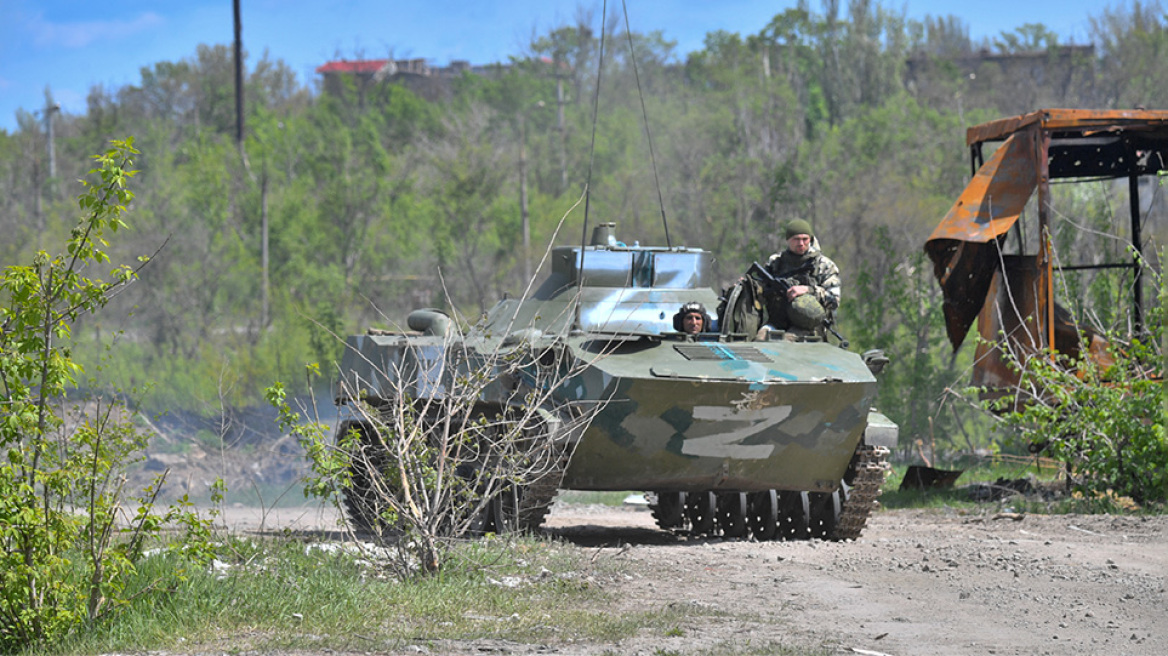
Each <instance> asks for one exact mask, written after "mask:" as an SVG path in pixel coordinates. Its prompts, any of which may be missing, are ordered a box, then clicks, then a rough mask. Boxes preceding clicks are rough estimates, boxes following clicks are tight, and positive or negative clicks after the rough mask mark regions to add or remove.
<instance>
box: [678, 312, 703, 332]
mask: <svg viewBox="0 0 1168 656" xmlns="http://www.w3.org/2000/svg"><path fill="white" fill-rule="evenodd" d="M681 328H682V330H684V331H685V332H686V333H688V334H690V335H696V334H698V333H700V332H702V328H703V327H702V315H700V314H694V313H692V312H691V313H690V314H687V315H685V316H684V317H682V318H681Z"/></svg>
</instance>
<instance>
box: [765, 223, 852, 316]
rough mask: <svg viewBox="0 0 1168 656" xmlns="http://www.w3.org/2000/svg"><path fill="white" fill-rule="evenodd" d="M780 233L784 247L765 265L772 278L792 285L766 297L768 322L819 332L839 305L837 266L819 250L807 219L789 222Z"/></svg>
mask: <svg viewBox="0 0 1168 656" xmlns="http://www.w3.org/2000/svg"><path fill="white" fill-rule="evenodd" d="M783 234H784V236H785V237H786V239H787V249H786V250H784V251H782V252H781V253H775V254H774V255H771V257H770V259H768V260H767V263H766V268H767V271H769V272H770V274H771V275H772V276H774V277H775V279H777V280H783V279H787V280H789V281H793V282H794V284H792V285H791V286H790V287H789V288H788V289H787V292H786V297H785V298H768V299H767V308H768V314H769V315H770V322H769V323H770V324H771V325H772V326H774V327H775V328H779V329H782V330H789V329H791V328H796V329H802V330H807V331H812V332H816V333H821V332H822V330H823V328H824V326H825V325H826V323H827V322H828V321H829V320H830V318H831V315H832V313H833V312H834V311H835V309H836V308H838V307H839V302H840V277H839V267H837V266H836V265H835V262H832V261H831V260H830V259H829V258H828V257H827V256H826V255H824V254H823V253H822V252H821V251H820V250H819V241H818V240H817V239H815V233H814V232H812V231H811V224H810V223H808V222H807V221H804V220H803V219H795V220H793V221H791V222H790V223H788V224H787V226H786V228H785V229H784V233H783ZM796 271H797V273H796Z"/></svg>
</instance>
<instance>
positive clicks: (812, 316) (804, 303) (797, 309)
mask: <svg viewBox="0 0 1168 656" xmlns="http://www.w3.org/2000/svg"><path fill="white" fill-rule="evenodd" d="M826 318H827V310H825V309H823V304H822V303H820V302H819V299H817V298H815V295H814V294H801V295H799V296H796V297H795V299H794V300H793V301H791V302H790V303H789V304H788V305H787V320H788V321H790V322H791V325H792V326H795V327H796V328H802V329H804V330H818V329H819V328H820V327H821V326H823V321H824V319H826Z"/></svg>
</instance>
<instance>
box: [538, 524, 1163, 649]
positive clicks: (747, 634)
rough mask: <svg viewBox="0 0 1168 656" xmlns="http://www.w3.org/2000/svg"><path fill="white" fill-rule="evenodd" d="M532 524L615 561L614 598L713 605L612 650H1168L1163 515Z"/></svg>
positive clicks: (637, 603) (644, 603) (640, 603)
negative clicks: (699, 619) (724, 526)
mask: <svg viewBox="0 0 1168 656" xmlns="http://www.w3.org/2000/svg"><path fill="white" fill-rule="evenodd" d="M548 524H549V527H550V530H551V531H552V532H553V533H555V534H558V535H561V536H563V537H565V538H568V539H570V540H573V541H576V542H578V543H580V544H582V545H590V546H591V545H595V546H596V547H598V548H600V547H602V557H609V558H613V559H618V560H620V561H624V562H627V563H628V565H629V568H628V571H629V573H630V575H631V578H630V579H628V580H627V581H626V583H624V584H619V585H620V587H621V589H620V591H619V596H620V597H621V598H622V599H624V600H625V602H624V603H626V604H627V605H628V606H629V607H635V608H647V607H653V606H663V605H666V604H698V605H702V606H705V607H707V608H711V609H713V610H717V611H723V612H724V613H725V615H721V616H719V617H718V619H717V621H714V622H709V623H706V624H705V625H704V626H692V627H684V635H683V636H679V637H678V638H675V639H665V640H661V639H658V640H657V643H660V644H645V645H640V644H636V645H625V647H627V648H629V652H628V653H632V652H634V651H642V652H644V653H653V652H654V650H655V649H658V648H660V649H662V650H675V651H678V652H679V653H686V652H687V651H690V650H696V649H699V648H701V647H702V646H703V645H705V646H707V647H708V646H710V645H714V644H718V643H719V642H721V641H724V640H725V641H732V642H734V643H741V642H744V641H747V640H750V641H752V642H753V643H755V644H757V643H760V642H779V643H784V644H790V645H809V644H824V643H826V644H831V645H836V646H838V647H839V648H840V650H841V651H843V652H850V653H873V652H876V653H881V654H892V655H895V656H910V655H916V654H919V655H935V654H1027V655H1029V654H1060V655H1062V654H1168V594H1166V592H1165V587H1166V585H1168V583H1166V580H1165V577H1166V575H1168V517H1163V516H1159V517H1152V518H1146V519H1145V518H1138V517H1114V516H1106V515H1099V516H1082V515H1057V516H1039V515H1026V516H1016V515H1009V514H995V513H993V512H987V513H986V514H978V515H958V514H955V513H951V512H950V513H946V512H943V511H922V510H897V511H883V512H880V513H878V514H876V515H875V516H874V517H873V518H872V520H871V521H870V523H869V526H868V529H867V530H866V531H865V534H864V536H863V537H862V538H861V539H860V540H859V541H857V542H847V543H832V542H822V541H811V542H768V543H757V542H729V541H726V542H723V541H721V540H693V541H690V540H686V539H682V538H672V537H670V536H667V535H666V534H664V533H662V532H660V531H657V530H656V529H655V528H653V522H652V518H651V517H650V516H649V513H648V512H646V511H644V510H630V509H597V508H590V507H576V508H573V507H564V508H557V509H556V510H555V511H554V512H553V514H552V515H551V516H550V517H549V522H548ZM622 545H623V546H622ZM723 644H724V643H723Z"/></svg>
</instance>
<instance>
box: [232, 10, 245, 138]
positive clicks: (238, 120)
mask: <svg viewBox="0 0 1168 656" xmlns="http://www.w3.org/2000/svg"><path fill="white" fill-rule="evenodd" d="M232 4H233V5H234V7H235V144H236V146H237V147H238V148H239V152H240V153H243V22H242V21H241V20H240V18H239V0H234V2H233V3H232Z"/></svg>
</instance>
